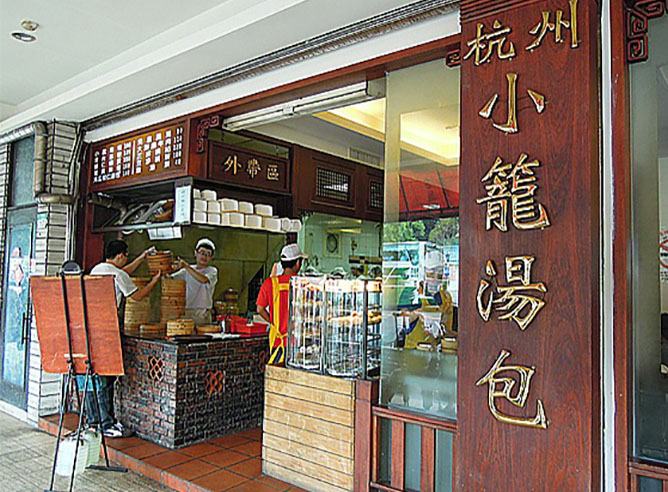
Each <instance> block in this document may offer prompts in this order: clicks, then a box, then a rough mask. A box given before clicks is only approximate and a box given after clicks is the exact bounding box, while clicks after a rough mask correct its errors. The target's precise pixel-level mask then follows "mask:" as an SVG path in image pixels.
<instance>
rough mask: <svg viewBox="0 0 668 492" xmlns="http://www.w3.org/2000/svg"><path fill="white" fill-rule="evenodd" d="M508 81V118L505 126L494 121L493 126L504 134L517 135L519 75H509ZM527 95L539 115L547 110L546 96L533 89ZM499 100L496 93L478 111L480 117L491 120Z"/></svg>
mask: <svg viewBox="0 0 668 492" xmlns="http://www.w3.org/2000/svg"><path fill="white" fill-rule="evenodd" d="M506 79H507V80H508V118H507V120H506V122H505V123H503V124H499V123H494V120H492V126H493V127H494V128H496V129H497V130H499V131H502V132H503V133H517V132H519V127H518V125H517V74H516V73H507V74H506ZM527 94H528V95H529V99H531V102H533V104H534V106H535V107H536V112H537V113H538V114H540V113H542V112H543V111H544V110H545V96H543V95H542V94H540V93H538V92H536V91H533V90H531V89H527ZM498 100H499V95H498V94H497V93H494V94H493V95H492V97H490V98H489V100H488V101H487V102H486V103H485V105H484V106H483V107H482V108H481V109H480V111H478V115H480V116H481V117H482V118H485V119H491V118H492V111H494V106H495V105H496V103H497V101H498Z"/></svg>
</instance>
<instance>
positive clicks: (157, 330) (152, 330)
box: [139, 324, 165, 337]
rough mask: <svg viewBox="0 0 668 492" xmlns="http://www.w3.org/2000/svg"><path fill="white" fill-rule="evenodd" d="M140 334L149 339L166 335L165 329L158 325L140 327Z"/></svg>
mask: <svg viewBox="0 0 668 492" xmlns="http://www.w3.org/2000/svg"><path fill="white" fill-rule="evenodd" d="M139 333H140V334H141V335H144V336H149V337H161V336H164V335H165V329H164V328H163V327H161V326H160V325H158V324H143V325H139Z"/></svg>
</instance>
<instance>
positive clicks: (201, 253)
mask: <svg viewBox="0 0 668 492" xmlns="http://www.w3.org/2000/svg"><path fill="white" fill-rule="evenodd" d="M215 252H216V246H215V245H214V244H213V241H211V240H210V239H207V238H202V239H200V240H199V241H197V245H196V246H195V262H196V263H195V264H194V265H188V264H187V263H186V262H185V261H183V260H182V259H181V258H178V259H177V260H176V263H175V265H174V268H175V270H178V271H177V272H176V273H174V274H172V278H178V279H182V280H185V281H186V312H185V317H186V318H189V319H192V320H193V321H194V322H195V324H198V325H202V324H209V323H211V308H212V307H213V291H214V290H215V288H216V284H217V283H218V269H217V268H216V267H214V266H211V265H209V263H211V259H212V258H213V255H214V253H215Z"/></svg>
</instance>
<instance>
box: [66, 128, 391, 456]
mask: <svg viewBox="0 0 668 492" xmlns="http://www.w3.org/2000/svg"><path fill="white" fill-rule="evenodd" d="M220 121H221V119H220V117H219V116H217V115H213V116H206V117H197V118H189V119H183V120H179V121H173V122H168V123H166V124H164V125H161V126H159V127H152V128H149V129H146V130H142V131H138V132H134V133H131V134H128V135H124V136H121V137H118V138H115V139H112V140H108V141H102V142H97V143H94V144H92V145H91V148H90V150H89V163H90V165H89V166H88V167H87V169H86V171H87V173H88V176H87V178H88V179H83V180H82V187H85V189H82V191H83V192H85V195H86V196H87V197H88V203H87V205H86V208H85V213H83V214H82V215H81V216H80V217H79V220H80V222H81V223H82V225H83V227H82V237H81V238H80V241H79V242H78V244H79V247H80V250H79V251H78V258H79V259H80V261H81V263H82V266H83V267H84V269H86V270H88V269H90V268H91V267H92V266H94V265H95V264H96V263H98V262H100V261H102V251H103V247H104V244H106V243H107V242H108V241H110V240H112V239H116V238H120V239H123V240H125V241H126V242H127V243H128V245H129V248H130V256H131V257H134V256H136V255H138V254H140V253H141V252H142V251H144V250H146V249H147V248H149V247H150V246H155V247H156V249H157V251H156V252H154V253H153V254H152V255H150V256H149V259H148V261H147V262H145V264H143V265H141V266H140V267H139V268H138V269H137V271H136V272H134V274H133V275H134V276H135V279H134V280H135V282H136V283H137V284H138V285H140V284H141V283H142V282H145V281H147V279H148V278H149V277H150V275H151V274H152V273H153V272H155V271H157V269H161V270H162V271H163V274H164V273H167V275H165V276H164V277H163V279H162V280H161V282H160V284H159V285H158V286H156V288H154V289H153V291H152V292H151V295H150V296H149V297H147V298H146V299H145V300H143V301H141V302H138V303H134V302H133V301H131V300H129V301H128V303H127V306H126V312H125V319H124V321H125V323H124V332H123V335H124V336H123V337H122V342H123V356H124V365H125V376H124V377H123V378H120V379H119V382H118V383H117V385H116V388H117V391H116V395H115V409H116V415H117V417H118V418H119V420H120V421H121V422H123V423H124V424H125V425H126V426H127V427H128V428H130V429H132V430H134V431H135V432H136V433H137V435H138V436H139V437H141V438H143V439H147V440H149V441H152V442H156V443H158V444H161V445H163V446H166V447H170V448H179V447H183V446H187V445H190V444H193V443H196V442H201V441H205V440H209V439H213V438H215V437H218V436H221V435H224V434H228V433H231V432H234V431H240V430H243V429H246V428H250V427H257V426H259V425H260V423H261V421H262V418H263V408H264V407H263V404H264V397H265V393H264V384H265V365H266V361H267V359H268V341H267V334H266V325H265V324H262V323H259V322H258V318H257V317H255V319H253V318H254V317H253V314H254V312H255V299H256V298H257V293H258V292H259V288H260V285H261V283H262V281H263V280H264V279H265V278H266V277H268V276H269V272H270V270H271V267H272V265H273V263H274V262H275V261H277V260H278V254H279V252H280V249H281V247H282V246H283V245H284V244H285V243H286V240H287V241H289V242H292V241H295V240H296V239H297V234H298V233H299V232H300V229H301V227H302V224H303V222H302V221H301V220H298V218H299V217H302V216H303V215H304V214H305V213H307V212H308V213H313V212H317V211H318V210H319V211H321V212H322V211H325V210H326V211H329V212H332V211H334V212H335V213H339V214H348V215H351V216H355V215H356V214H357V216H358V219H357V220H360V219H361V218H365V219H368V218H369V213H371V214H374V213H375V214H376V215H378V216H379V215H380V213H379V212H378V210H377V207H376V208H375V209H374V208H372V209H369V208H368V207H364V208H362V209H363V210H365V211H367V212H365V213H364V214H360V213H359V209H360V207H359V206H358V205H359V204H358V202H365V201H366V200H367V199H371V194H370V193H369V190H368V189H367V188H369V187H370V186H371V182H372V180H370V178H369V176H372V175H373V177H374V181H373V182H374V183H375V184H374V186H378V183H380V182H381V180H380V179H379V178H378V176H377V175H378V174H380V176H382V172H376V173H375V174H373V173H371V174H369V172H368V171H367V170H366V169H365V166H361V165H357V164H355V163H352V162H350V161H345V160H343V159H339V158H335V157H333V156H328V155H326V154H322V153H317V152H315V151H311V150H310V149H305V148H301V147H298V146H296V145H292V144H286V143H285V142H281V141H276V140H273V139H270V138H266V137H258V136H256V135H252V134H244V135H238V134H233V133H230V132H226V131H223V130H222V129H220V128H219V127H220ZM328 172H329V174H328ZM374 172H375V170H374ZM296 173H299V175H300V176H301V178H302V183H301V184H302V185H304V183H310V181H311V180H313V182H314V183H313V186H296V183H294V181H293V176H294V175H295V174H296ZM332 173H335V174H334V176H335V177H337V179H347V180H349V184H350V185H351V186H350V188H349V192H348V193H347V194H345V196H340V195H341V194H340V193H339V196H330V195H329V194H328V193H329V191H331V189H330V188H327V186H326V184H327V182H323V179H325V178H327V179H330V178H332ZM337 173H338V174H337ZM323 183H324V184H323ZM381 189H382V186H381ZM328 190H329V191H328ZM377 194H378V190H376V194H375V195H373V196H375V197H376V198H375V200H376V202H374V205H376V206H377V205H378V203H377ZM321 195H322V196H321ZM380 196H382V194H381V195H380ZM341 198H343V199H344V200H343V201H342V203H341V204H337V202H336V200H337V199H341ZM337 207H338V208H337ZM368 210H371V212H368ZM381 210H382V201H381ZM202 237H207V238H209V239H211V240H212V241H213V242H214V244H215V245H216V252H215V255H214V257H213V258H212V262H211V265H213V266H215V267H216V268H217V269H218V278H219V280H218V284H217V285H216V288H215V292H214V296H213V299H214V306H215V310H216V314H218V315H219V316H221V317H224V318H225V325H226V330H225V333H217V332H218V331H220V328H221V327H220V323H219V322H220V319H216V320H215V323H214V324H213V325H212V326H196V325H195V324H194V323H192V321H191V320H188V319H186V318H184V317H183V308H184V297H185V292H184V287H183V285H182V284H179V281H176V280H174V279H171V278H170V277H169V275H168V273H169V271H168V270H169V268H168V266H169V265H170V264H171V262H172V261H173V260H175V259H176V258H178V257H181V258H183V259H184V260H185V261H188V262H190V260H191V258H192V256H193V252H194V248H195V244H196V242H197V241H198V240H199V239H200V238H202ZM338 261H339V262H344V261H345V259H344V258H341V259H340V260H338ZM357 261H359V259H358V260H357ZM232 315H237V316H238V317H235V318H232V317H231V316H232Z"/></svg>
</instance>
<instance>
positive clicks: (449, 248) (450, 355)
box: [380, 60, 459, 418]
mask: <svg viewBox="0 0 668 492" xmlns="http://www.w3.org/2000/svg"><path fill="white" fill-rule="evenodd" d="M386 101H387V103H386V115H387V117H386V141H385V190H386V191H385V222H384V224H383V250H382V253H383V309H384V316H383V349H382V362H381V398H380V399H381V403H382V404H385V405H388V406H393V407H398V408H405V409H409V410H417V411H421V412H424V413H427V414H431V415H434V416H439V417H447V418H455V417H456V379H457V378H456V376H457V349H456V348H457V298H458V283H459V278H458V270H459V268H458V266H459V217H458V214H459V69H458V68H448V67H446V66H445V64H444V63H443V60H437V61H433V62H429V63H425V64H422V65H417V66H414V67H410V68H406V69H403V70H398V71H395V72H391V73H390V74H388V76H387V98H386Z"/></svg>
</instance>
